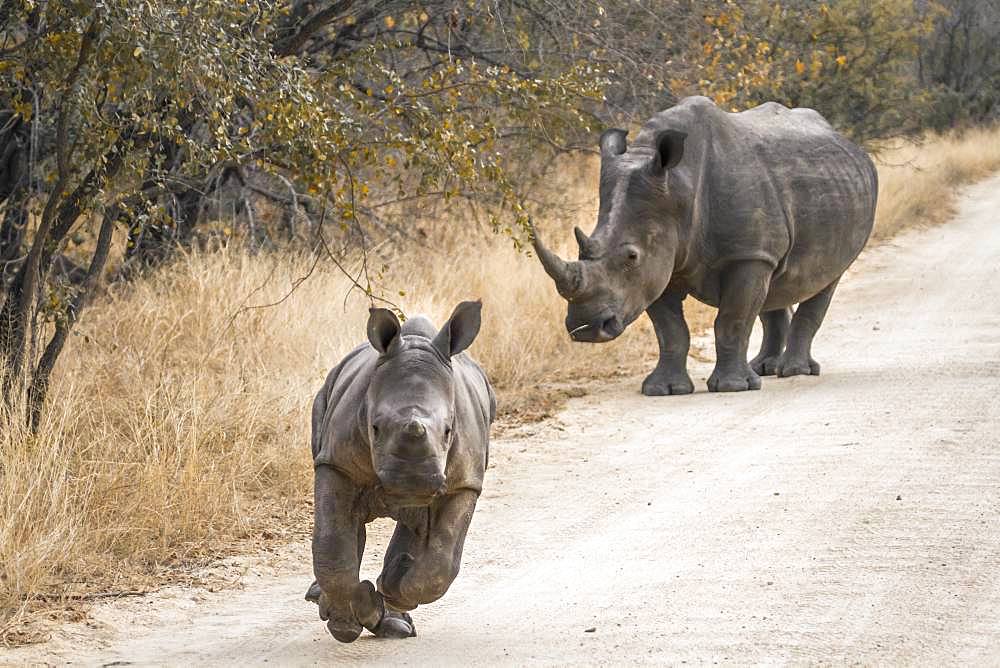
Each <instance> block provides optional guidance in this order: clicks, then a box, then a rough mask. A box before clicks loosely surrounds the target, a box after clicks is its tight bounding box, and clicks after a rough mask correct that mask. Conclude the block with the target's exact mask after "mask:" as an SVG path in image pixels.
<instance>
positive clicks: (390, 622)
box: [372, 609, 417, 638]
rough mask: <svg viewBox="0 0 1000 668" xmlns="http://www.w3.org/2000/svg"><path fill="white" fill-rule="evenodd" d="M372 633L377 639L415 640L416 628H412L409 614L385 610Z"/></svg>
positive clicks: (411, 619)
mask: <svg viewBox="0 0 1000 668" xmlns="http://www.w3.org/2000/svg"><path fill="white" fill-rule="evenodd" d="M372 633H374V634H375V635H376V636H377V637H379V638H415V637H416V635H417V627H416V626H414V624H413V618H412V617H410V613H408V612H396V611H395V610H389V609H387V610H386V611H385V616H383V617H382V621H381V622H379V625H378V626H377V627H375V630H374V631H372Z"/></svg>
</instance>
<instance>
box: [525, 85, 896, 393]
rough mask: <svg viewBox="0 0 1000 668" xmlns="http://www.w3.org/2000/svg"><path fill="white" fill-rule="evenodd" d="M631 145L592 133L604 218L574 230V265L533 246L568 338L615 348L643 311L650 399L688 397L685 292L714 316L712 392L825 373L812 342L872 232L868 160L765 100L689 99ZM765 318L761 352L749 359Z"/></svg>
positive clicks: (826, 128)
mask: <svg viewBox="0 0 1000 668" xmlns="http://www.w3.org/2000/svg"><path fill="white" fill-rule="evenodd" d="M626 134H627V132H626V131H625V130H607V131H606V132H604V134H603V135H601V140H600V147H601V183H600V211H599V213H598V218H597V227H596V229H595V230H594V232H593V234H592V235H591V236H590V237H589V238H588V237H587V236H586V235H585V234H584V233H583V232H582V231H580V229H579V228H577V229H576V237H577V242H578V244H579V246H580V258H579V261H578V262H566V261H563V260H561V259H560V258H559V257H557V256H556V255H555V254H554V253H552V252H551V251H549V250H548V249H547V248H546V247H545V246H544V245H543V244H542V242H541V240H540V239H538V237H537V236H536V237H535V251H536V253H537V254H538V257H539V258H540V259H541V261H542V264H543V265H544V267H545V270H546V272H547V273H548V274H549V276H551V277H552V278H553V279H554V280H555V283H556V288H557V289H558V291H559V294H560V295H562V296H563V297H564V298H565V299H566V300H567V301H568V302H569V311H568V314H567V316H566V328H567V329H568V330H569V332H570V335H571V336H572V338H573V339H574V340H576V341H589V342H602V341H610V340H612V339H614V338H615V337H617V336H618V335H619V334H621V333H622V331H624V329H625V328H626V327H627V326H628V325H629V324H630V323H631V322H633V321H634V320H635V319H636V318H638V317H639V315H641V314H642V312H643V311H645V312H646V313H647V314H648V315H649V318H650V320H652V321H653V328H654V330H655V331H656V338H657V340H658V341H659V345H660V360H659V363H658V364H657V366H656V369H655V370H654V371H653V372H652V373H651V374H650V375H649V376H648V377H647V378H646V380H645V381H644V382H643V384H642V391H643V393H644V394H647V395H664V394H687V393H689V392H692V391H693V389H694V386H693V384H692V382H691V378H690V376H688V373H687V369H686V360H687V352H688V346H689V336H688V328H687V324H686V323H685V321H684V313H683V308H682V302H683V300H684V298H685V297H686V296H687V295H689V294H690V295H693V296H694V297H695V298H696V299H698V300H699V301H701V302H704V303H706V304H710V305H712V306H717V307H718V308H719V314H718V317H717V318H716V320H715V346H716V352H717V360H718V361H717V362H716V366H715V370H714V371H713V372H712V375H711V377H710V378H709V380H708V389H709V390H711V391H713V392H716V391H717V392H738V391H741V390H756V389H759V388H760V375H771V374H775V373H776V374H777V375H778V376H794V375H797V374H818V373H819V364H817V363H816V362H815V361H814V360H813V359H812V356H811V346H812V340H813V337H814V336H815V334H816V330H817V329H818V328H819V326H820V323H821V322H822V321H823V316H824V314H825V313H826V309H827V307H828V306H829V304H830V298H831V297H832V296H833V291H834V289H835V288H836V287H837V281H839V280H840V276H841V275H842V274H843V273H844V271H845V270H846V269H847V267H848V266H850V264H851V262H853V261H854V259H855V258H856V257H857V256H858V254H859V253H860V252H861V249H862V248H863V247H864V245H865V242H866V241H867V240H868V236H869V234H870V233H871V229H872V224H873V222H874V216H875V199H876V193H877V190H878V188H877V176H876V172H875V167H874V165H873V164H872V161H871V159H870V158H869V157H868V155H867V154H866V153H865V152H864V151H863V150H862V149H860V148H859V147H858V146H856V145H854V144H852V143H851V142H850V141H848V140H847V139H845V138H844V137H843V136H841V135H840V134H838V133H837V132H836V131H834V130H833V128H831V127H830V125H829V124H828V123H827V122H826V121H825V120H824V119H823V117H822V116H820V115H819V114H818V113H817V112H815V111H813V110H812V109H788V108H786V107H784V106H782V105H780V104H777V103H774V102H768V103H767V104H763V105H761V106H759V107H755V108H753V109H750V110H747V111H744V112H740V113H728V112H725V111H723V110H722V109H719V108H718V107H716V106H715V104H713V103H712V102H711V101H710V100H709V99H707V98H704V97H689V98H686V99H684V100H683V101H681V102H680V103H679V104H678V105H677V106H675V107H673V108H671V109H667V110H666V111H662V112H660V113H659V114H657V115H655V116H654V117H653V118H652V119H650V121H649V122H647V123H646V124H645V126H643V128H642V130H641V131H640V133H639V136H638V137H637V138H636V141H635V142H634V143H633V144H632V145H631V146H628V147H627V146H626V142H625V136H626ZM793 304H798V308H797V309H796V310H795V313H794V315H792V310H791V306H792V305H793ZM758 315H759V316H760V319H761V321H762V323H763V325H764V341H763V344H762V346H761V349H760V353H759V354H758V355H757V357H755V358H754V359H753V360H752V361H750V362H749V363H748V362H747V347H748V344H749V337H750V331H751V329H752V327H753V321H754V318H756V317H757V316H758Z"/></svg>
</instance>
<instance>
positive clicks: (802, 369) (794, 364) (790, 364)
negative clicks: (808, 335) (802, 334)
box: [777, 357, 819, 378]
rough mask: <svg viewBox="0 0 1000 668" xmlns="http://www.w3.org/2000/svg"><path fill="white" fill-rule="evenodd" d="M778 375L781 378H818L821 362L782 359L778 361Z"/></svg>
mask: <svg viewBox="0 0 1000 668" xmlns="http://www.w3.org/2000/svg"><path fill="white" fill-rule="evenodd" d="M777 374H778V377H779V378H788V377H789V376H818V375H819V362H817V361H816V360H814V359H812V358H811V357H810V358H808V359H794V358H793V359H781V360H778V367H777Z"/></svg>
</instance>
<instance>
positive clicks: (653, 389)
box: [642, 369, 694, 397]
mask: <svg viewBox="0 0 1000 668" xmlns="http://www.w3.org/2000/svg"><path fill="white" fill-rule="evenodd" d="M692 392H694V383H693V382H691V376H689V375H688V374H687V372H686V371H681V372H672V373H671V372H669V371H666V370H661V369H656V370H654V371H653V373H651V374H649V375H648V376H646V380H644V381H642V393H643V394H645V395H646V396H647V397H665V396H668V395H671V394H691V393H692Z"/></svg>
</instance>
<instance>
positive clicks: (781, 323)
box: [750, 308, 792, 376]
mask: <svg viewBox="0 0 1000 668" xmlns="http://www.w3.org/2000/svg"><path fill="white" fill-rule="evenodd" d="M791 319H792V310H791V309H788V308H783V309H778V310H777V311H765V312H764V313H761V314H760V322H761V324H762V325H763V326H764V338H763V340H762V341H761V343H760V352H759V353H757V357H754V358H753V359H752V360H750V368H751V369H753V370H754V371H755V372H756V373H757V374H758V375H760V376H773V375H774V374H775V372H776V370H777V367H778V358H779V357H780V356H781V353H782V352H783V351H784V350H785V339H786V338H787V337H788V323H789V322H791Z"/></svg>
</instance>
